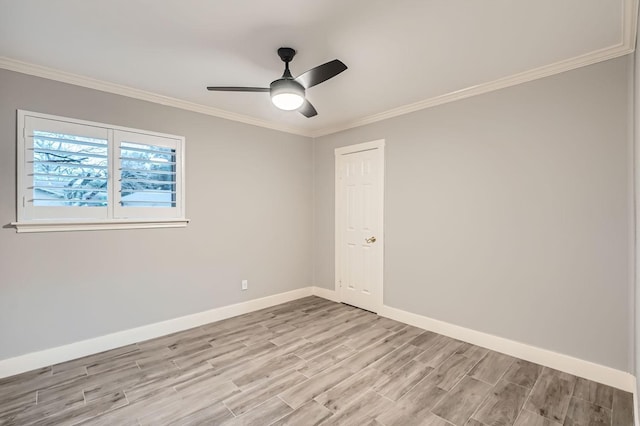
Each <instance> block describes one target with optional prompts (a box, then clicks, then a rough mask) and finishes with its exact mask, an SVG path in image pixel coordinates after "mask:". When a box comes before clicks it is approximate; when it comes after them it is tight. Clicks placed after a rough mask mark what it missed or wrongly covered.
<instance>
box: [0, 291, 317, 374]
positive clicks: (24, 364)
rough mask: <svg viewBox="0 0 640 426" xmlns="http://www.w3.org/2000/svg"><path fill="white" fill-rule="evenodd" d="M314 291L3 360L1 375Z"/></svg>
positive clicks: (169, 321) (50, 363)
mask: <svg viewBox="0 0 640 426" xmlns="http://www.w3.org/2000/svg"><path fill="white" fill-rule="evenodd" d="M311 295H312V288H311V287H305V288H300V289H296V290H292V291H288V292H286V293H280V294H275V295H273V296H267V297H263V298H260V299H254V300H249V301H246V302H240V303H236V304H234V305H228V306H222V307H219V308H214V309H211V310H208V311H205V312H200V313H197V314H192V315H187V316H184V317H180V318H174V319H170V320H167V321H162V322H158V323H155V324H149V325H144V326H142V327H136V328H132V329H129V330H123V331H118V332H116V333H111V334H107V335H104V336H100V337H95V338H93V339H87V340H82V341H80V342H75V343H70V344H68V345H63V346H58V347H55V348H51V349H45V350H42V351H38V352H31V353H28V354H25V355H20V356H17V357H14V358H8V359H4V360H0V378H2V377H8V376H13V375H14V374H20V373H24V372H26V371H31V370H34V369H37V368H42V367H47V366H50V365H53V364H57V363H60V362H64V361H70V360H72V359H76V358H80V357H83V356H87V355H92V354H96V353H99V352H103V351H107V350H110V349H115V348H119V347H121V346H125V345H130V344H133V343H137V342H142V341H144V340H149V339H153V338H155V337H160V336H165V335H167V334H171V333H175V332H178V331H183V330H188V329H190V328H193V327H198V326H201V325H204V324H209V323H211V322H214V321H220V320H223V319H225V318H230V317H234V316H237V315H242V314H246V313H249V312H253V311H257V310H259V309H264V308H268V307H270V306H274V305H279V304H280V303H286V302H290V301H292V300H296V299H300V298H302V297H307V296H311Z"/></svg>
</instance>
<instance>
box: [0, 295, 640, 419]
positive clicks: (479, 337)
mask: <svg viewBox="0 0 640 426" xmlns="http://www.w3.org/2000/svg"><path fill="white" fill-rule="evenodd" d="M311 295H316V296H319V297H322V298H324V299H328V300H332V301H334V302H338V301H339V298H338V295H337V293H336V292H335V291H334V290H330V289H327V288H323V287H305V288H300V289H296V290H293V291H289V292H286V293H280V294H276V295H273V296H267V297H263V298H260V299H254V300H249V301H246V302H241V303H237V304H234V305H229V306H222V307H219V308H214V309H211V310H208V311H205V312H200V313H197V314H192V315H187V316H184V317H180V318H175V319H171V320H167V321H162V322H159V323H155V324H149V325H145V326H142V327H137V328H132V329H129V330H123V331H119V332H116V333H111V334H107V335H104V336H100V337H95V338H92V339H87V340H83V341H80V342H75V343H71V344H68V345H63V346H58V347H55V348H51V349H45V350H42V351H38V352H32V353H28V354H25V355H20V356H17V357H14V358H8V359H4V360H0V378H2V377H8V376H12V375H14V374H19V373H23V372H26V371H30V370H34V369H37V368H42V367H47V366H50V365H53V364H57V363H60V362H64V361H69V360H72V359H76V358H80V357H83V356H87V355H92V354H95V353H98V352H102V351H107V350H110V349H115V348H118V347H121V346H125V345H130V344H132V343H137V342H141V341H144V340H148V339H153V338H155V337H160V336H164V335H167V334H170V333H175V332H178V331H182V330H188V329H190V328H193V327H198V326H201V325H204V324H208V323H211V322H214V321H219V320H222V319H226V318H230V317H233V316H236V315H242V314H246V313H249V312H253V311H257V310H259V309H264V308H268V307H270V306H274V305H278V304H280V303H285V302H289V301H292V300H296V299H300V298H302V297H307V296H311ZM378 314H379V315H381V316H384V317H387V318H391V319H394V320H396V321H400V322H403V323H406V324H410V325H413V326H416V327H419V328H422V329H425V330H430V331H434V332H436V333H440V334H444V335H445V336H449V337H452V338H454V339H459V340H463V341H465V342H469V343H473V344H475V345H478V346H482V347H485V348H488V349H491V350H495V351H498V352H502V353H505V354H507V355H511V356H514V357H517V358H521V359H525V360H527V361H531V362H535V363H536V364H540V365H544V366H547V367H550V368H554V369H556V370H561V371H565V372H567V373H571V374H574V375H576V376H579V377H583V378H585V379H589V380H593V381H596V382H599V383H604V384H606V385H609V386H613V387H616V388H618V389H622V390H625V391H627V392H633V394H634V398H637V395H636V379H635V377H634V376H633V375H631V374H629V373H627V372H624V371H620V370H616V369H613V368H610V367H606V366H603V365H599V364H595V363H593V362H590V361H585V360H582V359H578V358H574V357H571V356H568V355H563V354H559V353H557V352H552V351H549V350H546V349H541V348H538V347H535V346H530V345H527V344H525V343H520V342H515V341H513V340H509V339H505V338H503V337H498V336H494V335H491V334H487V333H483V332H480V331H476V330H472V329H469V328H465V327H460V326H457V325H453V324H449V323H446V322H443V321H438V320H435V319H432V318H428V317H425V316H422V315H418V314H414V313H411V312H407V311H403V310H401V309H397V308H392V307H390V306H384V305H383V306H382V308H381V309H380V312H378ZM636 403H637V401H636ZM637 426H640V425H637Z"/></svg>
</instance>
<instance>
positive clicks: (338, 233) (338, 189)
mask: <svg viewBox="0 0 640 426" xmlns="http://www.w3.org/2000/svg"><path fill="white" fill-rule="evenodd" d="M384 147H385V140H384V139H378V140H374V141H371V142H364V143H359V144H355V145H349V146H344V147H340V148H336V149H335V154H334V155H335V161H334V168H335V292H336V295H337V297H338V300H339V301H340V302H342V301H343V298H342V287H341V285H340V278H341V277H340V275H341V271H342V259H343V248H342V247H343V245H342V228H343V227H342V220H343V213H344V208H345V206H344V205H343V202H342V186H341V185H340V169H339V167H338V166H339V161H340V158H341V156H343V155H347V154H354V153H356V152H362V151H371V150H378V152H379V156H378V170H379V173H378V182H377V183H378V224H379V227H380V230H379V231H378V232H377V234H379V235H376V238H377V243H379V245H380V261H379V262H378V263H379V265H378V278H379V282H380V288H379V289H378V294H377V295H376V297H375V298H374V301H375V303H376V310H377V312H380V310H381V308H382V306H383V295H384V182H385V178H384V163H385V152H384Z"/></svg>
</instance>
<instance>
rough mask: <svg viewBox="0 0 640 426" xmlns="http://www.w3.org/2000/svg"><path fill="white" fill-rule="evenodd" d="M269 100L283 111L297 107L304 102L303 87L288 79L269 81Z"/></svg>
mask: <svg viewBox="0 0 640 426" xmlns="http://www.w3.org/2000/svg"><path fill="white" fill-rule="evenodd" d="M271 102H273V104H274V105H275V106H276V107H278V108H280V109H282V110H285V111H292V110H294V109H298V108H300V107H301V106H302V104H303V103H304V87H302V85H300V84H299V83H297V82H295V81H293V80H290V79H280V80H276V81H274V82H273V83H271Z"/></svg>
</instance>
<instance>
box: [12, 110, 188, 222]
mask: <svg viewBox="0 0 640 426" xmlns="http://www.w3.org/2000/svg"><path fill="white" fill-rule="evenodd" d="M38 120H47V121H50V123H47V124H48V125H49V126H47V127H46V128H43V129H35V126H33V123H37V121H38ZM29 123H31V124H29ZM30 126H31V127H30ZM80 126H83V127H84V130H86V133H81V134H82V135H83V136H85V134H86V136H88V137H94V135H95V136H98V137H100V138H103V139H104V135H105V134H106V136H107V138H106V140H107V162H108V163H107V164H108V166H107V170H108V180H107V188H108V203H107V207H106V208H104V207H86V206H78V207H63V206H60V207H45V206H34V205H33V204H31V203H30V202H29V201H28V200H29V196H30V195H29V190H30V188H29V187H30V186H32V185H33V177H32V176H30V173H32V171H33V164H32V163H29V158H31V156H32V155H33V154H31V156H30V153H29V152H28V151H29V150H31V151H33V139H31V140H30V138H31V137H32V136H33V130H40V131H48V130H54V131H55V130H63V129H74V128H75V129H78V128H79V127H80ZM43 127H45V126H43ZM87 129H90V130H87ZM16 130H17V135H16V140H17V144H16V145H17V151H16V153H17V161H16V163H17V164H16V166H17V173H16V186H17V188H16V216H17V221H16V222H13V223H12V224H11V225H13V226H14V227H15V228H16V230H17V232H48V231H80V230H104V229H137V228H175V227H185V226H186V225H187V223H188V222H189V220H188V219H186V217H185V205H186V203H185V165H184V163H185V155H184V151H185V138H184V137H183V136H177V135H170V134H166V133H159V132H153V131H147V130H140V129H133V128H129V127H122V126H114V125H110V124H105V123H98V122H93V121H86V120H78V119H74V118H69V117H61V116H57V115H51V114H42V113H37V112H32V111H26V110H17V126H16ZM105 132H106V133H105ZM60 133H64V131H60ZM70 134H74V133H71V132H70ZM125 136H127V137H129V139H131V137H133V138H134V139H135V138H139V139H137V140H126V142H132V143H141V144H144V143H145V141H154V142H156V143H157V144H159V146H164V147H171V148H172V149H174V150H175V156H176V164H175V166H176V182H175V188H176V189H175V191H176V203H175V207H167V208H162V207H123V206H121V205H120V201H121V193H120V148H121V146H120V143H121V142H125V140H124V139H123V137H125ZM85 209H96V210H95V211H93V212H90V213H99V214H96V215H92V214H87V213H89V211H88V210H85ZM63 212H64V213H63Z"/></svg>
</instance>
